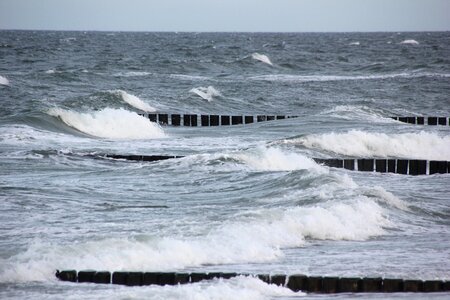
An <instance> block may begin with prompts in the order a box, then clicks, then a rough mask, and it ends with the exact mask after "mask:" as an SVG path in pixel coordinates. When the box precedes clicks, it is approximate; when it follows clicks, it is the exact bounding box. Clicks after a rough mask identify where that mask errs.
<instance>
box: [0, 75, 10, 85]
mask: <svg viewBox="0 0 450 300" xmlns="http://www.w3.org/2000/svg"><path fill="white" fill-rule="evenodd" d="M0 85H9V80H8V78H6V77H3V76H1V75H0Z"/></svg>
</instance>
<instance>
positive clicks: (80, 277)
mask: <svg viewBox="0 0 450 300" xmlns="http://www.w3.org/2000/svg"><path fill="white" fill-rule="evenodd" d="M237 276H252V277H255V278H258V279H260V280H262V281H264V282H266V283H268V284H275V285H278V286H283V287H286V288H289V289H291V290H292V291H295V292H298V291H304V292H310V293H382V292H384V293H396V292H422V293H430V292H444V291H449V290H450V281H441V280H426V281H422V280H411V279H391V278H381V277H379V278H378V277H376V278H373V277H364V278H358V277H320V276H306V275H298V274H294V275H289V276H288V275H284V274H276V275H269V274H258V275H250V274H238V273H222V272H214V273H176V272H123V271H121V272H114V273H110V272H109V271H93V270H86V271H79V272H77V271H76V270H64V271H57V272H56V277H57V278H58V279H59V280H62V281H70V282H82V283H98V284H111V283H112V284H119V285H127V286H146V285H161V286H163V285H178V284H188V283H195V282H200V281H203V280H212V279H230V278H233V277H237Z"/></svg>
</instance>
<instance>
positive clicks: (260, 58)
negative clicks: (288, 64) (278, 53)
mask: <svg viewBox="0 0 450 300" xmlns="http://www.w3.org/2000/svg"><path fill="white" fill-rule="evenodd" d="M252 58H253V59H255V60H258V61H260V62H263V63H265V64H268V65H271V66H273V64H272V62H271V61H270V59H269V57H268V56H267V55H264V54H259V53H257V52H255V53H253V54H252Z"/></svg>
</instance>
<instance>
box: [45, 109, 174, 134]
mask: <svg viewBox="0 0 450 300" xmlns="http://www.w3.org/2000/svg"><path fill="white" fill-rule="evenodd" d="M48 114H49V115H51V116H55V117H58V118H60V119H61V120H62V121H63V122H64V123H66V124H67V125H69V126H70V127H73V128H75V129H77V130H79V131H81V132H84V133H87V134H89V135H92V136H96V137H101V138H112V139H154V138H163V137H165V134H164V132H163V130H162V128H161V127H160V126H159V125H158V124H156V123H152V122H150V121H149V120H148V119H146V118H144V117H142V116H140V115H138V114H137V113H134V112H130V111H127V110H124V109H111V108H105V109H103V110H100V111H93V112H87V113H80V112H76V111H70V110H65V109H61V108H53V109H51V110H50V111H49V112H48Z"/></svg>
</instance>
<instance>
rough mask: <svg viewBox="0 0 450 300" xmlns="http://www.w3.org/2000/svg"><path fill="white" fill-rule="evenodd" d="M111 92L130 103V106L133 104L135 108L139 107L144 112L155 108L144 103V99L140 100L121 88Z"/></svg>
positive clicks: (152, 110)
mask: <svg viewBox="0 0 450 300" xmlns="http://www.w3.org/2000/svg"><path fill="white" fill-rule="evenodd" d="M113 93H115V94H117V95H119V96H120V97H121V98H122V100H123V101H125V102H126V103H128V104H130V105H131V106H133V107H135V108H137V109H140V110H142V111H145V112H154V111H156V109H155V108H154V107H152V106H150V105H148V104H147V103H145V102H144V101H142V100H141V99H139V98H138V97H136V96H135V95H132V94H129V93H127V92H125V91H122V90H117V91H113Z"/></svg>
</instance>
